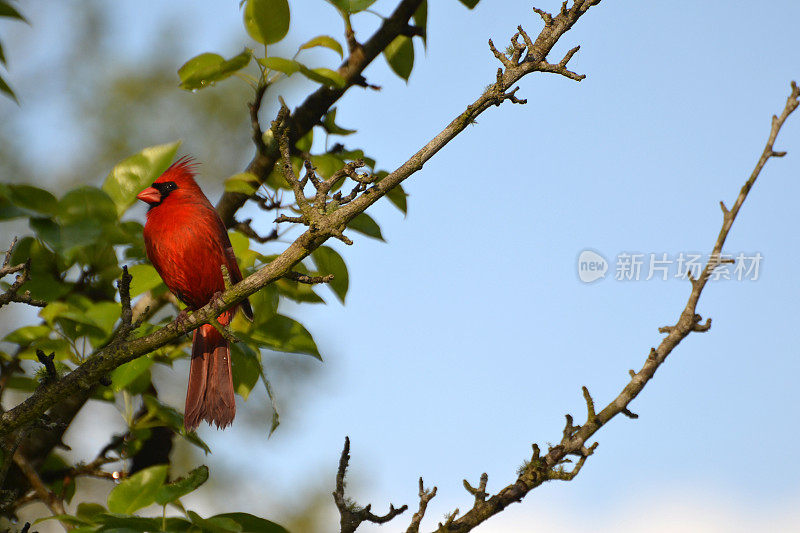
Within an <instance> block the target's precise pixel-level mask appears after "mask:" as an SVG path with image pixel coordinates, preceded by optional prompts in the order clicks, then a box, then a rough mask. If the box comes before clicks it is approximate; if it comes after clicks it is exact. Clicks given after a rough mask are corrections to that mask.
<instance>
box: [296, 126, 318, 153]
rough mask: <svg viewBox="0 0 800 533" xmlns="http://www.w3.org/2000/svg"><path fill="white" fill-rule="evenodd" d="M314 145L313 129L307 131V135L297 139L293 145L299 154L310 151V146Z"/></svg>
mask: <svg viewBox="0 0 800 533" xmlns="http://www.w3.org/2000/svg"><path fill="white" fill-rule="evenodd" d="M312 144H314V129H313V128H312V129H310V130H308V133H306V134H305V135H303V136H302V137H300V138H299V139H297V142H296V143H294V146H295V148H297V149H298V150H300V151H301V152H308V151H309V150H311V145H312Z"/></svg>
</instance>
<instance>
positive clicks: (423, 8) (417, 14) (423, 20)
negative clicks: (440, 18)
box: [414, 0, 428, 48]
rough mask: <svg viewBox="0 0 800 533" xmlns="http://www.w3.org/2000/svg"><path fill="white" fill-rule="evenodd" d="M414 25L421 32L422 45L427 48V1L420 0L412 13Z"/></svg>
mask: <svg viewBox="0 0 800 533" xmlns="http://www.w3.org/2000/svg"><path fill="white" fill-rule="evenodd" d="M414 25H415V26H417V27H418V28H420V29H421V30H422V43H423V44H424V45H425V47H426V48H427V46H428V0H422V3H421V4H420V5H419V7H418V8H417V10H416V11H414Z"/></svg>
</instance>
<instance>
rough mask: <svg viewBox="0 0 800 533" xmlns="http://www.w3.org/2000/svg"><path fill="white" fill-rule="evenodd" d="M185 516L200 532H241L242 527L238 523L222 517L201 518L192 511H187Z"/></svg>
mask: <svg viewBox="0 0 800 533" xmlns="http://www.w3.org/2000/svg"><path fill="white" fill-rule="evenodd" d="M187 516H188V517H189V519H190V520H191V521H192V524H194V525H195V526H197V527H199V528H200V529H201V530H202V531H204V532H208V533H228V532H233V533H238V532H239V531H242V526H241V525H240V524H239V522H237V521H235V520H232V519H230V518H226V517H224V516H216V517H211V518H203V517H202V516H200V515H199V514H197V513H195V512H194V511H189V512H188V513H187Z"/></svg>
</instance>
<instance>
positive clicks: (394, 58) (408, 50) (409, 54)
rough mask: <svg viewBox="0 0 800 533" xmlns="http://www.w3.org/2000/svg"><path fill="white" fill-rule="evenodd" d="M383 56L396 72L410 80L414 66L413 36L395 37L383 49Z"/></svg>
mask: <svg viewBox="0 0 800 533" xmlns="http://www.w3.org/2000/svg"><path fill="white" fill-rule="evenodd" d="M383 57H385V58H386V61H387V62H388V63H389V66H390V67H391V68H392V70H393V71H394V73H395V74H397V75H398V76H400V77H401V78H403V79H404V80H406V81H408V78H409V77H410V76H411V70H412V69H413V68H414V43H413V42H412V41H411V37H406V36H405V35H398V36H397V37H395V39H394V41H392V42H391V43H389V46H387V47H386V48H385V49H384V50H383Z"/></svg>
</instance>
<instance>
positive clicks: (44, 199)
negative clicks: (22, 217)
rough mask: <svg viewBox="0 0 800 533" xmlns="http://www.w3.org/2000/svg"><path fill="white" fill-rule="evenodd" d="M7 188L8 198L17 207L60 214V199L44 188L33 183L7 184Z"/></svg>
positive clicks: (48, 213) (46, 213)
mask: <svg viewBox="0 0 800 533" xmlns="http://www.w3.org/2000/svg"><path fill="white" fill-rule="evenodd" d="M5 189H6V191H5V192H6V195H7V197H8V199H9V200H11V202H12V203H13V204H14V205H15V206H17V207H21V208H23V209H27V210H29V211H33V212H35V213H42V214H45V215H56V214H58V200H56V197H55V196H53V195H52V194H51V193H50V192H48V191H46V190H44V189H40V188H39V187H34V186H32V185H7V186H6V187H5Z"/></svg>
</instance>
